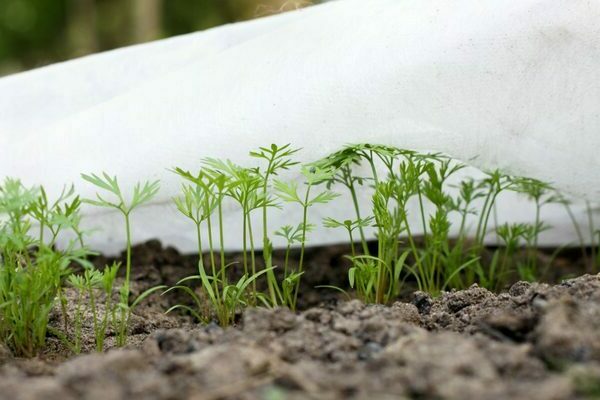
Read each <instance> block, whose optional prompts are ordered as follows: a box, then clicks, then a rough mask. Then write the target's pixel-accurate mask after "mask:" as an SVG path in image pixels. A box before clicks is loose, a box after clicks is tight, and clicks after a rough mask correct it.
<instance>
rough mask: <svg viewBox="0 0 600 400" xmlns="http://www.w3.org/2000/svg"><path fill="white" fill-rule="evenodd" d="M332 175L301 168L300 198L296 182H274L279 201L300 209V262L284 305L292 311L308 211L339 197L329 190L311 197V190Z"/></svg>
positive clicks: (302, 268)
mask: <svg viewBox="0 0 600 400" xmlns="http://www.w3.org/2000/svg"><path fill="white" fill-rule="evenodd" d="M333 174H334V171H333V170H331V169H321V168H318V167H315V166H312V167H303V168H302V175H303V176H304V178H305V180H306V190H305V192H304V194H303V195H302V196H301V195H300V194H299V193H298V183H297V182H289V183H285V182H282V181H279V180H276V181H275V184H274V187H275V190H276V193H277V196H278V197H279V198H280V199H281V200H283V201H285V202H288V203H296V204H299V205H300V206H301V207H302V224H301V225H302V237H301V240H300V260H299V262H298V270H297V271H296V275H295V279H296V280H297V282H296V283H295V289H294V294H293V296H292V298H291V299H290V300H291V301H290V302H288V303H287V304H286V305H287V306H289V307H290V308H291V309H292V310H295V309H296V303H297V300H298V290H299V287H300V276H301V275H302V273H303V271H304V265H303V263H304V250H305V247H306V233H307V228H308V227H309V225H308V209H309V208H310V207H312V206H314V205H315V204H325V203H328V202H330V201H331V200H333V199H335V198H336V197H338V196H339V195H338V194H337V193H334V192H332V191H330V190H323V191H321V192H319V193H318V194H316V195H313V196H311V189H312V188H313V186H315V185H318V184H320V183H323V182H327V181H330V180H331V179H332V177H333Z"/></svg>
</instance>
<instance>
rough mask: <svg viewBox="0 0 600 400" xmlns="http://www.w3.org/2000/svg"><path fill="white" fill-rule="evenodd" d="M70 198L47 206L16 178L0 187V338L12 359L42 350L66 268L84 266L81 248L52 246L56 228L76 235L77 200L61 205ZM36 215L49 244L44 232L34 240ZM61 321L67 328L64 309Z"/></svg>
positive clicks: (37, 192) (38, 192) (42, 193)
mask: <svg viewBox="0 0 600 400" xmlns="http://www.w3.org/2000/svg"><path fill="white" fill-rule="evenodd" d="M69 196H70V194H69V195H64V196H61V198H60V199H59V201H57V202H55V203H53V205H52V206H51V205H50V203H49V202H48V200H47V196H46V192H45V191H44V190H43V188H26V187H24V186H23V184H22V183H21V182H20V181H18V180H15V179H6V180H5V181H4V184H3V185H1V186H0V215H3V216H4V217H5V218H3V219H1V220H0V340H2V341H3V342H4V343H5V344H7V345H8V347H10V348H11V349H12V350H13V351H14V353H15V354H17V355H22V356H33V355H35V354H36V353H37V352H38V351H39V350H40V349H41V348H42V347H43V346H44V344H45V342H46V333H47V331H48V319H49V313H50V311H51V309H52V308H53V306H54V304H55V300H56V298H57V297H61V298H62V288H63V284H64V281H65V279H66V277H67V276H68V275H69V274H70V269H69V265H70V264H71V263H73V262H77V263H79V264H81V265H84V266H87V265H89V263H88V262H87V261H86V260H85V257H86V256H87V255H88V254H89V253H88V252H87V250H85V248H84V247H80V248H77V247H76V246H75V245H74V243H73V242H71V244H70V245H69V246H68V247H67V249H66V250H64V251H59V250H56V249H55V248H54V242H55V240H56V237H57V236H58V233H59V230H60V229H62V228H64V227H70V228H72V229H73V230H75V231H78V232H81V231H80V230H79V228H78V224H79V214H78V213H79V202H78V201H74V202H73V203H71V204H70V205H68V204H65V206H64V208H63V206H61V205H60V202H61V201H63V200H65V199H66V197H69ZM65 210H67V211H65ZM40 215H43V216H44V220H46V221H48V222H49V225H51V227H49V229H51V231H53V237H52V239H51V241H50V242H49V243H46V242H45V241H44V237H43V234H42V233H41V232H43V228H41V229H40V234H39V235H38V236H37V237H36V236H34V235H31V234H30V231H31V228H32V226H33V224H32V221H35V219H36V218H35V217H36V216H40ZM60 217H64V219H62V220H61V219H60ZM63 320H64V323H65V325H66V324H67V319H66V311H65V310H64V307H63Z"/></svg>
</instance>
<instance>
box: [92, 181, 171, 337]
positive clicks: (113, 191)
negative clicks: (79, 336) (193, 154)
mask: <svg viewBox="0 0 600 400" xmlns="http://www.w3.org/2000/svg"><path fill="white" fill-rule="evenodd" d="M81 177H82V178H83V179H84V180H85V181H87V182H89V183H91V184H92V185H94V186H96V187H97V188H99V189H102V190H103V191H104V192H106V193H108V194H110V195H111V196H113V198H114V200H106V199H105V198H104V197H103V195H100V194H99V193H96V198H95V199H84V200H83V201H84V202H85V203H88V204H91V205H94V206H97V207H104V208H111V209H114V210H117V211H118V212H120V213H121V214H122V215H123V217H124V220H125V236H126V240H127V247H126V249H127V250H126V252H127V253H126V254H127V255H126V264H125V282H124V283H123V286H122V287H121V289H120V290H119V292H120V303H119V307H120V308H121V319H120V323H119V328H118V334H117V344H118V345H119V346H124V345H125V343H126V341H127V326H128V324H129V317H130V315H131V306H130V304H129V292H130V290H129V288H130V279H131V244H132V241H131V221H130V215H131V213H132V212H133V210H135V209H136V208H138V207H139V206H141V205H143V204H144V203H147V202H149V201H150V200H152V198H154V196H156V194H157V193H158V190H159V188H160V185H159V182H158V181H153V182H150V181H146V182H144V183H143V184H141V183H137V184H136V185H135V186H134V188H133V195H132V197H131V199H129V201H127V200H126V199H125V197H124V195H123V192H122V191H121V188H120V186H119V183H118V181H117V178H116V177H111V176H110V175H108V174H107V173H106V172H104V173H102V176H99V175H96V174H91V175H86V174H82V175H81ZM156 289H158V288H156ZM145 294H146V293H144V294H142V295H140V297H142V296H144V295H145ZM146 295H148V294H146ZM144 297H146V296H144ZM138 300H139V298H138V299H136V302H137V301H138Z"/></svg>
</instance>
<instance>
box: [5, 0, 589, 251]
mask: <svg viewBox="0 0 600 400" xmlns="http://www.w3.org/2000/svg"><path fill="white" fill-rule="evenodd" d="M598 21H600V2H597V1H593V0H520V1H509V0H498V1H493V2H481V1H476V0H456V1H452V2H448V1H445V0H369V1H364V0H338V1H332V2H328V3H325V4H322V5H319V6H313V7H309V8H306V9H302V10H297V11H294V12H289V13H285V14H280V15H277V16H272V17H267V18H261V19H258V20H254V21H250V22H244V23H238V24H232V25H226V26H223V27H219V28H215V29H211V30H208V31H205V32H198V33H194V34H190V35H185V36H181V37H176V38H171V39H166V40H161V41H157V42H153V43H148V44H143V45H138V46H132V47H127V48H123V49H118V50H115V51H111V52H106V53H101V54H97V55H93V56H88V57H84V58H81V59H77V60H73V61H68V62H65V63H60V64H56V65H52V66H49V67H45V68H41V69H37V70H33V71H28V72H25V73H20V74H16V75H13V76H9V77H5V78H2V79H0V149H1V150H0V152H1V157H0V175H3V176H13V177H19V178H21V179H22V180H23V181H24V182H25V183H26V184H43V185H44V186H45V187H46V189H47V190H48V192H49V193H51V194H57V193H58V192H59V191H60V189H61V188H62V187H63V185H64V184H66V183H69V182H73V183H75V184H76V187H77V191H78V192H79V193H80V194H82V195H83V196H84V197H92V196H93V195H94V193H95V188H93V187H91V186H90V185H88V184H85V183H83V182H82V181H81V179H80V178H79V174H80V173H82V172H100V171H106V172H108V173H110V174H111V175H112V174H114V175H117V176H118V177H119V181H120V183H121V185H122V186H123V187H126V188H131V187H133V185H134V183H135V182H137V181H139V180H144V179H160V180H161V182H162V190H161V192H160V194H159V195H158V197H157V198H156V199H155V201H154V202H153V203H152V204H151V205H150V206H148V207H145V208H144V209H142V210H140V211H139V212H138V213H137V214H136V215H135V216H134V225H133V226H134V239H135V240H136V241H142V240H145V239H148V238H159V239H161V240H163V241H164V242H165V243H166V244H171V245H175V246H176V247H178V248H179V249H181V250H183V251H192V250H193V249H194V248H195V245H194V234H193V227H192V226H190V224H189V223H188V222H187V221H185V220H184V219H183V218H182V217H179V216H177V213H176V212H175V210H174V206H173V205H172V203H171V201H170V200H171V198H172V197H173V196H175V195H176V194H177V192H178V190H179V184H180V182H179V180H178V178H177V177H176V176H175V175H173V174H172V173H170V172H169V171H168V170H167V168H170V167H173V166H180V167H183V168H187V169H192V170H195V169H197V168H199V166H200V164H199V162H200V160H201V159H202V158H203V157H207V156H211V157H221V158H229V159H231V160H233V161H235V162H239V163H242V164H246V163H247V161H248V157H247V153H248V151H249V150H251V149H254V148H256V147H258V146H265V145H269V144H270V143H278V144H285V143H292V144H293V146H295V147H302V148H303V151H302V152H301V153H299V158H300V160H301V161H313V160H315V159H318V158H320V157H322V156H325V155H327V154H328V153H330V152H332V151H335V150H338V149H339V148H340V147H341V146H343V145H344V144H347V143H381V144H387V145H393V146H397V147H401V148H407V149H413V150H431V151H441V152H444V153H446V154H449V155H451V156H453V157H456V158H458V159H461V160H465V161H468V162H469V163H470V164H472V165H474V166H475V167H478V168H482V169H491V168H500V169H502V170H504V171H506V172H509V173H513V174H518V175H526V176H529V177H534V178H538V179H541V180H543V181H547V182H552V183H554V184H555V185H556V186H557V187H558V188H560V189H561V190H564V191H565V192H568V193H572V194H573V195H576V196H584V197H587V198H588V199H590V200H594V199H597V198H599V194H600V185H599V184H598V183H600V182H599V180H598V178H597V176H598V175H597V171H599V170H600V169H599V167H600V158H599V157H598V156H597V151H598V149H599V148H600V129H599V128H600V112H599V107H600V24H598ZM473 173H475V172H473ZM289 177H290V178H298V175H297V174H296V175H294V174H291V175H290V176H289ZM369 201H370V199H369V193H368V191H367V190H365V191H362V192H361V202H362V204H363V207H368V206H369ZM580 204H581V203H580ZM346 205H347V207H346ZM226 211H227V215H226V222H227V224H228V225H227V232H228V234H227V239H226V245H227V247H228V248H231V249H234V248H239V244H240V233H239V231H240V226H241V216H240V215H239V212H237V211H236V210H235V209H234V208H233V207H228V208H227V210H226ZM299 211H300V210H298V209H296V208H294V207H292V208H286V209H285V210H284V211H283V212H275V213H274V215H273V219H272V220H271V225H272V229H273V230H275V229H276V228H277V227H279V226H280V225H282V224H284V223H291V222H300V212H299ZM413 214H414V213H413ZM575 214H576V217H577V219H578V220H580V222H581V223H582V227H583V229H584V230H585V229H586V224H587V216H586V215H585V212H584V209H583V207H581V206H577V205H576V206H575ZM85 215H86V218H85V223H86V226H94V227H99V230H98V231H97V232H95V233H94V235H93V236H92V237H91V238H90V240H91V242H90V244H91V245H92V246H93V247H95V248H97V249H99V250H103V251H107V252H114V251H116V250H118V249H120V248H122V247H123V233H122V225H121V224H119V222H118V221H119V220H118V218H119V216H118V215H116V214H114V213H105V212H101V211H99V210H98V209H93V208H86V209H85ZM323 215H331V216H336V217H340V218H347V217H350V216H351V215H352V209H351V208H350V203H349V202H347V201H345V200H344V199H342V200H340V201H337V202H335V203H334V204H333V205H331V206H326V207H320V208H318V209H316V210H315V211H314V213H313V214H312V218H311V219H312V220H313V222H316V223H318V222H319V219H320V217H321V216H323ZM498 215H499V218H498V220H499V221H500V222H504V221H527V220H531V217H532V213H531V208H530V207H529V206H528V205H527V204H526V203H524V202H523V200H522V199H520V198H518V197H517V196H507V197H506V198H505V199H503V203H502V204H501V205H500V206H499V210H498ZM544 218H545V220H546V221H547V222H549V223H550V224H552V225H554V226H555V229H554V230H552V231H549V232H547V233H545V235H544V236H543V238H542V244H565V243H568V242H571V241H572V240H573V239H574V238H575V236H574V233H573V230H572V227H571V225H570V220H569V218H568V215H567V214H566V213H565V212H564V211H563V210H562V209H561V208H560V207H557V206H553V207H548V208H547V209H546V213H545V214H544ZM257 225H258V224H257ZM318 225H320V224H318ZM415 229H417V228H415ZM256 233H257V237H261V236H260V235H261V233H260V232H259V230H258V229H257V232H256ZM311 239H312V242H313V243H331V242H336V241H340V240H343V239H344V236H343V232H341V231H340V232H334V231H331V230H326V229H325V228H322V227H320V228H318V229H317V230H316V231H315V232H313V233H312V234H311ZM259 242H260V241H259Z"/></svg>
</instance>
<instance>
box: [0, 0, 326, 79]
mask: <svg viewBox="0 0 600 400" xmlns="http://www.w3.org/2000/svg"><path fill="white" fill-rule="evenodd" d="M318 2H320V1H319V0H0V76H2V75H7V74H10V73H14V72H18V71H23V70H26V69H31V68H36V67H40V66H43V65H47V64H51V63H54V62H57V61H63V60H68V59H71V58H75V57H80V56H83V55H86V54H90V53H96V52H99V51H103V50H110V49H113V48H117V47H122V46H126V45H130V44H134V43H141V42H146V41H150V40H155V39H160V38H165V37H169V36H174V35H180V34H183V33H188V32H194V31H198V30H203V29H207V28H210V27H213V26H217V25H221V24H225V23H228V22H235V21H243V20H247V19H252V18H256V17H260V16H265V15H269V14H274V13H278V12H284V11H288V10H293V9H296V8H299V7H305V6H308V5H310V4H314V3H318Z"/></svg>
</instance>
